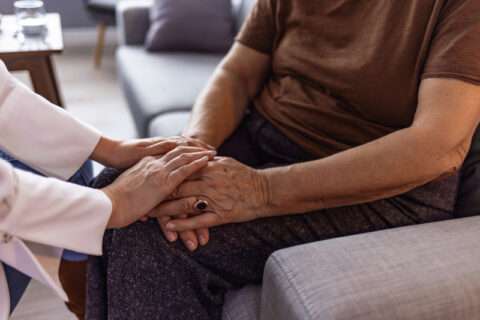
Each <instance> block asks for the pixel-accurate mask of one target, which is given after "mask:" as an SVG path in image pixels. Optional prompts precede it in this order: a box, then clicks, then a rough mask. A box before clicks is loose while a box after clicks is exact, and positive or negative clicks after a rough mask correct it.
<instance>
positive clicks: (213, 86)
mask: <svg viewBox="0 0 480 320" xmlns="http://www.w3.org/2000/svg"><path fill="white" fill-rule="evenodd" d="M248 103H249V97H248V92H247V86H246V84H245V82H244V81H242V79H241V78H240V77H239V76H237V75H235V73H233V72H229V71H227V70H225V69H223V68H221V67H220V68H218V69H217V70H216V71H215V74H214V75H213V77H212V79H211V80H210V81H209V83H208V84H207V86H206V87H205V88H204V90H203V91H202V93H201V94H200V96H199V98H198V99H197V102H196V103H195V106H194V107H193V110H192V116H191V118H190V122H189V124H188V126H187V128H186V129H185V131H184V135H185V136H188V137H192V138H196V139H199V140H201V141H203V142H205V143H208V144H210V145H212V146H214V147H219V146H220V145H221V144H222V142H223V141H224V140H225V139H226V138H227V137H228V136H230V135H231V134H232V132H233V131H234V130H235V128H236V127H237V126H238V124H239V123H240V121H241V120H242V118H243V116H244V114H245V110H246V108H247V107H248Z"/></svg>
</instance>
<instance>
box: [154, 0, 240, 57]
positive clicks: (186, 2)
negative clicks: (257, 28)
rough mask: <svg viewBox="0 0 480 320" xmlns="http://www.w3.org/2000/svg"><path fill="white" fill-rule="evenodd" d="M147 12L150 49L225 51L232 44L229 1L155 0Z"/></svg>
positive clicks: (230, 4) (231, 20)
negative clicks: (149, 19) (148, 15)
mask: <svg viewBox="0 0 480 320" xmlns="http://www.w3.org/2000/svg"><path fill="white" fill-rule="evenodd" d="M150 12H151V13H150V17H151V25H150V30H149V31H148V34H147V39H146V41H145V46H146V48H147V49H148V50H150V51H165V50H169V51H207V52H222V53H225V52H227V50H228V49H229V48H230V46H231V45H232V43H233V26H234V25H233V17H232V3H231V2H230V0H202V1H198V0H155V2H154V4H153V6H152V8H151V11H150Z"/></svg>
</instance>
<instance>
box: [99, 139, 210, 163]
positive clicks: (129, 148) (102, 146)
mask: <svg viewBox="0 0 480 320" xmlns="http://www.w3.org/2000/svg"><path fill="white" fill-rule="evenodd" d="M178 146H193V147H199V148H202V149H204V150H213V149H212V147H210V146H208V145H206V144H204V143H202V142H200V141H197V140H194V139H190V138H185V137H171V138H160V137H159V138H147V139H125V140H114V139H110V138H107V137H102V138H101V139H100V141H99V142H98V144H97V146H96V147H95V150H93V153H92V155H91V156H90V158H91V159H92V160H95V161H97V162H99V163H101V164H103V165H104V166H106V167H112V168H117V169H126V168H130V167H131V166H133V165H135V164H136V163H137V162H139V161H140V160H141V159H143V158H145V157H148V156H152V157H155V156H160V155H164V154H165V153H167V152H169V151H170V150H172V149H175V148H176V147H178Z"/></svg>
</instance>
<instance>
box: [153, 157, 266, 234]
mask: <svg viewBox="0 0 480 320" xmlns="http://www.w3.org/2000/svg"><path fill="white" fill-rule="evenodd" d="M267 202H268V186H267V182H266V178H265V176H264V174H263V173H262V171H261V170H255V169H252V168H250V167H248V166H245V165H243V164H241V163H239V162H238V161H236V160H234V159H232V158H221V157H217V158H215V161H210V162H209V163H208V165H207V166H206V167H205V168H203V169H202V170H200V171H199V172H198V173H197V174H194V175H193V176H192V177H191V178H189V180H188V181H185V182H184V183H183V184H181V185H180V186H179V187H178V188H177V189H175V191H174V192H173V193H172V196H171V201H167V202H164V203H161V204H160V205H159V206H158V207H156V208H155V209H154V210H153V211H152V212H151V213H150V214H149V215H150V216H153V217H165V216H167V217H169V216H170V217H175V218H174V219H173V220H172V221H169V222H168V223H166V229H167V230H169V231H171V232H175V231H185V230H194V229H199V228H208V227H213V226H217V225H221V224H226V223H237V222H246V221H250V220H254V219H256V218H258V217H261V216H262V215H263V211H264V210H266V209H267V207H266V205H267ZM186 215H189V216H190V217H188V218H185V217H186ZM178 216H180V217H181V218H178Z"/></svg>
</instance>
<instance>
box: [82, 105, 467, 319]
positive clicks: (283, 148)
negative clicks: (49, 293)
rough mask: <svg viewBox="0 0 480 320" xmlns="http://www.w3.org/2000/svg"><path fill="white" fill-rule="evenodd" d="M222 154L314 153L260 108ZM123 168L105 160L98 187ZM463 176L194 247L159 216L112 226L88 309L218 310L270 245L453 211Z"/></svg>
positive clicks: (251, 157)
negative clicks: (172, 234) (175, 237)
mask: <svg viewBox="0 0 480 320" xmlns="http://www.w3.org/2000/svg"><path fill="white" fill-rule="evenodd" d="M219 154H220V155H223V156H230V157H233V158H235V159H237V160H239V161H241V162H243V163H245V164H247V165H249V166H252V167H256V168H261V167H273V166H281V165H287V164H292V163H298V162H304V161H308V160H312V159H314V158H313V157H312V156H311V155H309V154H308V153H306V152H305V151H304V150H302V149H301V148H299V147H298V146H297V145H295V144H294V143H293V142H291V141H290V140H289V139H287V138H286V137H285V136H284V135H283V134H282V133H280V132H279V131H278V130H277V129H276V128H274V127H273V126H272V125H270V124H269V123H268V122H267V121H265V120H264V119H263V117H262V116H260V114H259V113H258V112H256V111H255V110H254V109H252V110H250V111H249V112H248V113H247V115H246V117H245V119H244V121H243V122H242V124H241V125H240V126H239V128H238V129H237V130H236V131H235V133H234V134H233V135H232V136H231V137H230V138H229V139H228V140H227V141H226V142H225V143H224V144H223V145H222V147H221V148H220V149H219ZM118 174H119V172H118V171H117V170H113V169H105V171H103V172H102V173H101V174H100V175H99V177H98V178H97V179H96V180H95V182H94V184H93V187H96V188H101V187H103V186H106V185H108V184H109V183H111V182H112V181H113V180H114V179H115V178H116V177H117V176H118ZM457 181H458V178H457V176H452V177H449V178H447V179H445V180H442V181H437V182H433V183H430V184H427V185H424V186H422V187H419V188H416V189H414V190H412V191H410V192H407V193H405V194H403V195H400V196H396V197H393V198H389V199H384V200H380V201H374V202H370V203H365V204H360V205H355V206H348V207H341V208H334V209H325V210H319V211H315V212H310V213H304V214H297V215H290V216H282V217H273V218H266V219H259V220H256V221H251V222H247V223H242V224H230V225H223V226H219V227H215V228H211V230H210V233H211V235H210V242H209V243H208V244H207V245H206V246H204V247H199V248H198V249H197V250H196V251H194V252H190V251H188V250H187V249H186V248H185V247H184V246H183V244H182V243H181V242H180V241H177V242H176V243H170V242H168V241H167V240H166V239H165V237H164V236H163V234H162V232H161V229H160V227H159V226H158V224H157V222H156V220H149V221H148V222H144V223H143V222H138V223H135V224H133V225H131V226H129V227H126V228H124V229H121V230H111V231H107V232H106V234H105V237H104V245H103V249H104V254H103V256H102V257H91V258H90V261H89V267H88V287H87V319H129V320H132V319H139V320H140V319H141V320H148V319H182V320H187V319H220V318H221V313H222V307H223V303H224V296H225V293H226V291H227V290H230V289H238V288H241V287H242V286H244V285H245V284H250V283H252V284H253V283H255V284H259V283H261V281H262V275H263V268H264V266H265V263H266V261H267V258H268V256H269V255H270V254H271V253H272V252H274V251H276V250H279V249H282V248H286V247H290V246H295V245H300V244H304V243H308V242H313V241H319V240H323V239H329V238H333V237H341V236H347V235H352V234H357V233H362V232H371V231H375V230H381V229H386V228H393V227H399V226H406V225H412V224H418V223H424V222H431V221H437V220H443V219H449V218H453V205H454V200H455V194H456V188H457Z"/></svg>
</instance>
